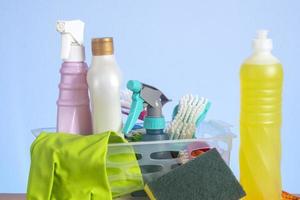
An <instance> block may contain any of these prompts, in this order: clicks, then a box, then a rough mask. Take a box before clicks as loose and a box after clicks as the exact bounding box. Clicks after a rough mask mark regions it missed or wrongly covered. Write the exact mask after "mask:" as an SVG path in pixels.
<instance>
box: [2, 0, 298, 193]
mask: <svg viewBox="0 0 300 200" xmlns="http://www.w3.org/2000/svg"><path fill="white" fill-rule="evenodd" d="M299 10H300V1H297V0H294V1H291V0H290V1H288V0H282V1H278V0H265V1H261V0H249V1H239V0H226V1H217V0H209V1H204V0H202V1H200V0H198V1H196V0H195V1H175V0H165V1H159V0H151V1H138V0H118V1H100V0H90V1H61V0H51V1H42V0H37V1H17V0H10V1H1V3H0V25H1V33H0V58H1V72H0V160H1V161H0V192H25V191H26V184H27V176H28V170H29V165H30V159H29V148H30V144H31V142H32V141H33V139H34V138H33V136H32V135H31V133H30V130H31V129H33V128H37V127H49V126H54V125H55V121H56V104H55V102H56V99H57V95H58V88H57V85H58V82H59V73H58V72H59V68H60V64H61V60H60V36H59V34H58V33H57V32H56V30H55V22H56V20H58V19H81V20H83V21H84V22H85V23H86V31H85V33H86V34H85V44H86V54H87V63H90V60H91V51H90V39H91V38H92V37H103V36H113V37H114V39H115V49H116V58H117V60H118V63H119V65H120V68H121V69H122V71H123V76H124V85H125V81H126V80H128V79H138V80H141V81H143V82H145V83H149V84H152V85H155V86H157V87H159V88H160V89H161V90H162V91H164V92H165V94H166V95H167V96H168V97H170V98H172V99H173V100H174V101H173V103H170V104H169V105H166V108H165V113H166V114H165V115H166V116H167V117H170V113H171V110H172V108H173V106H174V105H175V103H176V101H177V100H178V99H179V98H180V96H181V95H184V94H186V93H193V94H200V95H202V96H206V97H208V98H209V99H211V101H212V102H213V107H212V109H211V111H210V112H209V115H208V118H211V119H222V120H225V121H227V122H229V123H230V124H232V125H234V131H235V133H236V134H238V124H239V123H238V122H239V68H240V64H241V63H242V61H243V60H244V59H245V58H246V57H247V56H248V55H249V54H250V53H251V42H252V39H253V37H254V36H255V33H256V30H257V29H260V28H267V29H269V30H270V31H271V33H270V36H271V38H272V39H273V41H274V54H275V55H276V56H277V57H279V58H280V59H281V61H282V63H283V65H284V71H285V82H284V95H283V98H284V102H283V117H284V118H283V119H284V120H283V128H282V180H283V188H284V189H285V190H288V191H290V192H294V193H296V192H298V193H300V188H299V180H300V172H299V169H300V156H299V155H300V148H299V146H298V145H299V140H300V134H299V130H300V129H299V112H300V106H299V99H300V95H299V93H300V92H299V91H300V83H299V80H300V79H299V73H300V70H299V69H300V66H299V56H300V40H299V38H300V12H299ZM238 146H239V140H238V139H236V140H235V142H234V148H233V151H232V160H231V167H232V169H233V170H234V173H235V174H236V175H237V176H238V174H239V171H238Z"/></svg>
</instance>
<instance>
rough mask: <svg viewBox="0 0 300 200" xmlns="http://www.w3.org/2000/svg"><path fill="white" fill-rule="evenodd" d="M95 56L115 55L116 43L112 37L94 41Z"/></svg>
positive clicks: (93, 51) (94, 39)
mask: <svg viewBox="0 0 300 200" xmlns="http://www.w3.org/2000/svg"><path fill="white" fill-rule="evenodd" d="M92 53H93V56H102V55H112V54H114V42H113V38H112V37H105V38H93V39H92Z"/></svg>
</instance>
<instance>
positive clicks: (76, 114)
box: [56, 20, 92, 134]
mask: <svg viewBox="0 0 300 200" xmlns="http://www.w3.org/2000/svg"><path fill="white" fill-rule="evenodd" d="M56 29H57V31H58V32H59V33H61V36H62V47H61V58H62V59H63V64H62V66H61V69H60V73H61V79H60V84H59V89H60V90H59V98H58V101H57V131H58V132H66V133H76V134H90V133H92V120H91V111H90V105H89V96H88V85H87V80H86V75H87V70H88V67H87V64H86V63H85V62H84V60H85V54H84V46H83V31H84V23H83V22H82V21H80V20H72V21H58V22H57V24H56Z"/></svg>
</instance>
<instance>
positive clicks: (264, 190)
mask: <svg viewBox="0 0 300 200" xmlns="http://www.w3.org/2000/svg"><path fill="white" fill-rule="evenodd" d="M271 50H272V40H271V39H269V38H268V32H267V31H265V30H261V31H258V33H257V38H255V39H254V41H253V51H254V52H253V54H252V55H251V56H250V57H249V58H248V59H246V60H245V61H244V63H243V64H242V66H241V71H240V80H241V115H240V136H241V141H240V179H241V183H242V185H243V187H244V189H245V191H246V193H247V196H246V198H245V199H249V200H253V199H257V200H270V199H272V200H277V199H281V175H280V160H281V143H280V128H281V94H282V83H283V69H282V65H281V64H280V62H279V60H278V59H277V58H276V57H274V56H273V55H272V53H271Z"/></svg>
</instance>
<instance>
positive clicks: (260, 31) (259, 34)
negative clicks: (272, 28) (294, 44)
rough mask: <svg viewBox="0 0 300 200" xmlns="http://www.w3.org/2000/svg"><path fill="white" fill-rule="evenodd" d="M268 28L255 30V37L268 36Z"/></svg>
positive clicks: (263, 37)
mask: <svg viewBox="0 0 300 200" xmlns="http://www.w3.org/2000/svg"><path fill="white" fill-rule="evenodd" d="M268 33H269V31H268V30H259V31H257V39H267V38H268Z"/></svg>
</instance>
